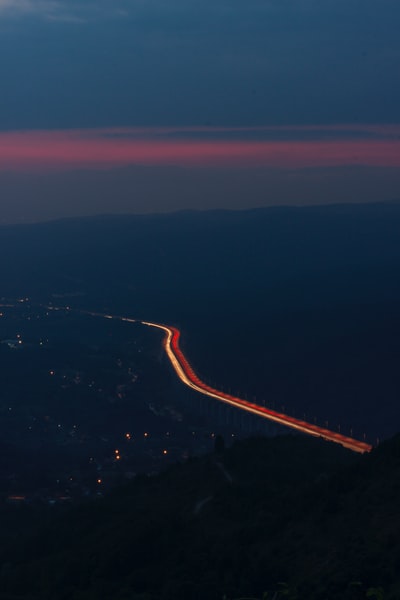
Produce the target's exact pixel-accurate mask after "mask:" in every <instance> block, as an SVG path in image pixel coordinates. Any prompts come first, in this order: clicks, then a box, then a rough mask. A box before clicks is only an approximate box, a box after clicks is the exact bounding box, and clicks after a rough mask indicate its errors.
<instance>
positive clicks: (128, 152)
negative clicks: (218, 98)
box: [0, 125, 400, 171]
mask: <svg viewBox="0 0 400 600" xmlns="http://www.w3.org/2000/svg"><path fill="white" fill-rule="evenodd" d="M290 130H291V131H293V133H296V132H297V136H298V133H299V132H303V131H304V132H307V131H309V132H312V131H314V132H315V131H317V132H318V131H320V132H321V138H320V139H311V140H305V139H303V140H302V139H289V140H287V139H285V140H255V141H254V140H248V139H240V135H241V132H246V131H247V132H251V131H259V132H263V131H282V132H283V131H285V132H288V131H290ZM397 130H398V126H394V127H393V128H392V129H390V127H389V126H384V125H382V126H379V125H376V126H366V127H365V128H364V129H363V128H362V127H361V126H357V125H355V126H354V127H353V126H351V125H346V126H342V127H339V126H337V127H336V126H326V127H322V126H321V127H317V126H310V127H308V128H307V127H298V128H296V127H292V128H289V127H282V128H247V129H246V128H237V129H229V128H226V129H224V128H214V129H213V128H181V129H179V128H176V129H173V128H170V129H168V128H165V129H163V128H160V129H148V130H146V129H143V128H138V129H135V128H126V129H124V128H115V129H111V128H110V129H94V130H69V131H68V130H66V131H27V132H0V170H3V171H4V170H12V171H24V170H25V171H29V170H44V171H47V170H54V169H56V170H57V169H58V170H66V169H67V170H69V169H103V168H115V167H124V166H128V165H141V166H178V167H241V166H242V167H270V168H278V169H285V168H286V169H303V168H312V167H338V166H353V165H362V166H372V167H395V168H398V167H400V139H399V138H398V136H396V135H395V134H396V132H397ZM227 131H229V132H234V133H235V132H236V137H235V139H230V140H226V139H223V138H222V137H220V138H218V135H217V134H220V135H222V133H223V132H227ZM325 131H333V132H336V131H340V132H342V134H343V136H339V137H333V138H330V139H329V138H328V139H327V138H325V137H324V136H323V135H322V132H325ZM345 131H364V132H366V133H367V134H368V135H366V136H365V137H355V138H354V137H353V138H352V137H348V136H346V135H344V133H343V132H345ZM185 132H189V133H191V134H192V135H191V137H188V138H187V139H186V138H185V139H182V138H174V137H169V134H170V133H178V134H179V133H181V134H182V133H185ZM196 132H201V133H204V134H205V137H207V135H206V134H210V133H211V132H213V133H214V134H215V135H214V136H213V139H205V138H204V137H203V138H201V139H198V138H196Z"/></svg>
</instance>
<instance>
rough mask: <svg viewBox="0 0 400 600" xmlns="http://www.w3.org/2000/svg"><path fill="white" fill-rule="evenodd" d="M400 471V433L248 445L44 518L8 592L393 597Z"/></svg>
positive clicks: (399, 555) (19, 543)
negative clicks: (349, 445)
mask: <svg viewBox="0 0 400 600" xmlns="http://www.w3.org/2000/svg"><path fill="white" fill-rule="evenodd" d="M399 476H400V437H399V436H397V437H395V438H394V439H392V440H389V441H388V442H386V443H384V444H382V445H381V446H380V447H379V448H378V449H376V450H373V451H372V453H371V454H370V455H364V456H361V457H360V456H355V455H353V454H351V453H350V452H348V451H345V450H343V449H341V448H340V447H337V446H335V445H332V444H328V443H325V442H322V441H320V440H316V439H306V438H303V437H297V436H289V437H281V438H276V439H272V440H265V439H253V440H248V441H247V442H241V443H238V444H236V445H235V446H234V447H233V448H232V449H230V450H228V451H225V452H224V454H222V455H221V454H215V455H214V456H209V457H206V458H202V459H196V460H192V461H189V463H187V464H185V465H182V466H177V467H175V468H172V469H171V470H169V471H167V472H165V473H163V474H161V475H159V476H157V477H152V478H145V477H139V478H138V479H137V480H136V481H135V482H134V483H133V484H131V485H129V486H128V487H125V488H123V489H121V490H119V491H117V492H116V493H114V494H113V495H111V496H109V497H108V498H106V499H101V500H99V501H97V502H95V503H91V504H86V505H83V506H81V507H80V508H75V509H72V510H71V511H68V512H65V513H64V514H61V515H58V516H57V515H53V517H51V516H47V517H45V516H43V515H42V517H41V523H40V525H38V526H37V528H36V531H35V533H27V532H26V531H25V532H24V533H23V534H22V533H19V535H18V537H15V539H14V541H13V542H12V543H10V547H8V548H4V547H3V550H2V555H1V563H2V570H1V576H0V586H1V589H2V590H3V595H2V596H1V597H2V598H7V599H9V600H11V599H13V600H14V599H15V600H17V599H22V598H24V599H25V598H30V599H32V600H36V599H39V598H40V599H41V600H45V599H52V600H53V599H54V600H58V599H64V598H65V599H67V598H68V599H70V600H75V599H76V600H78V599H80V600H82V599H95V598H96V599H102V598H104V599H106V598H107V599H111V598H112V599H115V600H119V599H127V598H130V599H136V600H138V599H141V600H150V599H151V600H155V599H165V600H167V599H168V600H192V599H193V600H194V599H196V600H197V599H198V600H200V599H203V598H207V599H210V600H214V599H215V600H222V599H223V598H226V599H229V600H232V599H236V598H244V597H246V598H250V597H251V598H256V599H261V598H276V599H277V598H284V597H286V598H291V599H293V600H294V599H295V598H296V599H297V600H303V599H304V600H306V599H307V600H309V599H315V600H339V599H340V600H342V599H348V598H376V599H377V600H379V599H380V598H385V600H394V599H396V598H399V595H400V576H399V573H400V548H399V544H398V539H399V534H400V517H399V510H398V506H399V500H400V487H399ZM31 510H32V513H33V515H34V510H33V509H31ZM2 518H3V522H4V518H5V515H4V514H3V515H2ZM266 592H268V595H264V596H263V594H265V593H266Z"/></svg>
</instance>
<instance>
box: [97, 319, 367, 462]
mask: <svg viewBox="0 0 400 600" xmlns="http://www.w3.org/2000/svg"><path fill="white" fill-rule="evenodd" d="M89 314H90V315H92V316H96V317H105V318H106V319H117V320H120V321H126V322H128V323H142V324H143V325H146V326H147V327H155V328H156V329H161V331H164V332H165V338H164V342H163V344H164V349H165V351H166V353H167V356H168V358H169V360H170V362H171V364H172V366H173V368H174V370H175V373H176V374H177V376H178V377H179V379H180V380H181V381H182V382H183V383H184V384H185V385H187V386H188V387H190V388H192V389H193V390H195V391H196V392H199V393H200V394H204V395H205V396H209V397H210V398H215V399H216V400H220V401H221V402H225V404H230V405H231V406H235V407H236V408H240V409H241V410H245V411H246V412H248V413H252V414H254V415H258V416H259V417H263V418H264V419H268V420H270V421H274V422H275V423H278V424H279V425H284V426H285V427H290V428H292V429H296V430H297V431H300V432H302V433H306V434H308V435H312V436H314V437H321V438H323V439H325V440H328V441H330V442H335V443H336V444H340V445H341V446H344V447H345V448H349V449H350V450H353V451H354V452H360V453H364V452H369V451H370V450H372V446H371V445H370V444H367V443H366V442H362V441H360V440H356V439H354V438H352V437H348V436H345V435H342V434H341V433H337V432H335V431H331V430H330V429H325V428H324V427H318V425H315V424H313V423H308V422H307V421H302V420H301V419H295V418H294V417H290V416H289V415H285V414H284V413H279V412H276V411H274V410H271V409H269V408H265V407H264V406H259V405H258V404H253V403H252V402H247V400H242V399H241V398H237V397H236V396H232V395H230V394H226V393H225V392H221V391H219V390H216V389H214V388H213V387H210V386H209V385H207V384H206V383H204V381H201V379H199V377H198V376H197V375H196V373H195V372H194V371H193V369H192V367H191V365H190V363H189V361H188V360H187V358H186V356H185V355H184V354H183V352H182V350H181V349H180V347H179V338H180V331H179V329H177V328H176V327H169V326H167V325H161V324H160V323H151V322H150V321H140V320H137V319H130V318H129V317H118V316H114V315H105V314H101V313H94V312H89Z"/></svg>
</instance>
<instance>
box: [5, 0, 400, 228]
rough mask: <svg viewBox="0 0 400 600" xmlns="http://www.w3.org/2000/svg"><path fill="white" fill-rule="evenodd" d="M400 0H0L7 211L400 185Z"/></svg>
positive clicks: (97, 209) (336, 198) (148, 208)
mask: <svg viewBox="0 0 400 600" xmlns="http://www.w3.org/2000/svg"><path fill="white" fill-rule="evenodd" d="M399 24H400V3H399V2H398V0H385V2H380V1H379V0H364V1H362V2H361V1H360V0H335V1H334V0H270V1H269V0H248V1H247V2H243V1H240V2H239V1H237V0H230V1H229V2H228V1H227V0H212V1H211V0H201V1H200V0H197V1H194V0H169V1H168V2H166V1H165V0H112V1H111V0H96V1H95V2H94V1H91V0H57V1H53V0H43V1H42V0H0V56H1V59H0V81H1V94H0V190H1V196H0V198H1V212H0V222H1V223H15V222H32V221H40V220H43V219H53V218H59V217H65V216H78V215H86V214H98V213H111V212H118V213H124V212H126V213H129V212H130V213H132V212H133V213H135V212H156V211H157V212H158V211H171V210H177V209H190V208H197V209H199V208H200V209H206V208H235V209H237V208H250V207H256V206H268V205H282V204H295V205H299V204H317V203H320V204H327V203H332V202H371V201H384V200H395V199H399V198H400V109H399V107H400V78H399V73H400V36H399V34H398V32H399Z"/></svg>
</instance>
